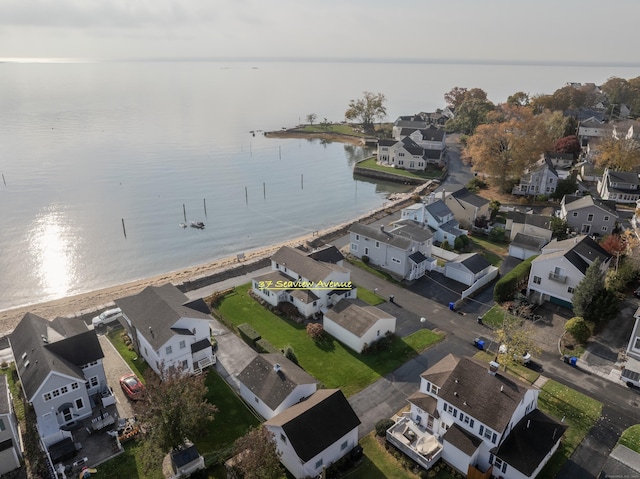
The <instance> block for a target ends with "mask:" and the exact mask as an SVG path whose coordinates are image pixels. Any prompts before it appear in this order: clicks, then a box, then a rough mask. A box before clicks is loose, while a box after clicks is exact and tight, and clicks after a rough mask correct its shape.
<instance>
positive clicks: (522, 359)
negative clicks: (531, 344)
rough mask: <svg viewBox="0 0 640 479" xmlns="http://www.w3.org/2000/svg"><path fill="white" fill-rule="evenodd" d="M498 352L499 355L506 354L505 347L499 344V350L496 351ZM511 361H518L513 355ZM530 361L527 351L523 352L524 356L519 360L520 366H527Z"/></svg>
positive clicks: (529, 354)
mask: <svg viewBox="0 0 640 479" xmlns="http://www.w3.org/2000/svg"><path fill="white" fill-rule="evenodd" d="M498 352H499V353H500V354H507V345H506V344H501V345H500V348H499V349H498ZM513 359H514V361H517V360H518V358H517V357H516V355H515V354H514V355H513ZM530 361H531V353H529V351H525V352H524V354H523V355H522V358H520V362H522V364H527V363H529V362H530Z"/></svg>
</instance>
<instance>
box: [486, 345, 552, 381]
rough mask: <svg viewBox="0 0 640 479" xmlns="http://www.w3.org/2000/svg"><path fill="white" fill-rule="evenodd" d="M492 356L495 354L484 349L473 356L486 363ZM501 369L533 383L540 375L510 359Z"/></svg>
mask: <svg viewBox="0 0 640 479" xmlns="http://www.w3.org/2000/svg"><path fill="white" fill-rule="evenodd" d="M494 356H495V354H494V353H488V352H486V351H478V352H477V353H476V354H475V355H474V356H473V357H474V358H476V359H479V360H481V361H484V362H486V363H489V362H490V361H492V360H493V358H494ZM501 371H504V372H506V373H507V374H510V375H511V376H515V377H517V378H518V379H520V380H522V381H524V382H527V383H529V384H533V383H535V382H536V381H537V379H538V378H539V377H540V373H537V372H535V371H533V370H531V369H529V368H528V367H526V366H525V365H523V364H519V363H517V362H516V361H510V362H509V364H507V366H506V369H505V368H504V367H503V368H501Z"/></svg>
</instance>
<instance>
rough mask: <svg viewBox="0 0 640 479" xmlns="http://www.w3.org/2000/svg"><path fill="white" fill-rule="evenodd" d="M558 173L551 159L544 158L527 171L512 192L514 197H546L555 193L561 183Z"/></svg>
mask: <svg viewBox="0 0 640 479" xmlns="http://www.w3.org/2000/svg"><path fill="white" fill-rule="evenodd" d="M559 179H560V178H559V176H558V172H557V171H556V169H555V167H554V166H553V164H552V163H551V160H550V159H549V158H543V160H542V161H540V162H538V163H537V164H536V165H535V166H533V167H531V168H528V169H527V170H525V172H524V174H523V175H522V176H521V177H520V182H519V183H518V184H517V185H515V186H514V187H513V190H512V191H511V193H512V194H514V195H528V196H537V195H546V196H549V195H551V194H552V193H555V191H556V188H557V187H558V181H559Z"/></svg>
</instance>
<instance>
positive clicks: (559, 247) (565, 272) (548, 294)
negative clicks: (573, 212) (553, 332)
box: [527, 236, 611, 308]
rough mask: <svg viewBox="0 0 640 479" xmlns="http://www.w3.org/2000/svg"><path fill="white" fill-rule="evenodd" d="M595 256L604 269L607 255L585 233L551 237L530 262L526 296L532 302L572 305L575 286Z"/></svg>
mask: <svg viewBox="0 0 640 479" xmlns="http://www.w3.org/2000/svg"><path fill="white" fill-rule="evenodd" d="M596 259H599V260H600V267H601V268H602V271H603V272H605V271H606V270H607V269H608V268H609V263H610V260H611V255H610V254H609V253H607V252H606V251H605V250H604V249H602V247H601V246H600V245H599V244H598V243H596V242H595V241H594V240H593V239H591V237H589V236H576V237H575V238H569V239H566V240H563V241H558V240H557V239H556V240H553V241H552V242H551V243H549V244H548V245H546V246H545V247H544V248H542V252H541V254H540V255H539V256H538V257H537V258H535V259H534V260H533V261H532V262H531V271H530V272H529V282H528V285H527V296H528V297H529V299H530V301H531V302H534V303H538V304H542V303H543V302H545V301H550V302H551V303H554V304H558V305H560V306H563V307H565V308H572V304H571V302H572V298H573V292H574V290H575V287H576V286H577V285H578V283H580V281H582V279H583V278H584V276H585V274H586V272H587V268H588V267H589V266H590V265H591V264H592V263H593V262H594V261H595V260H596Z"/></svg>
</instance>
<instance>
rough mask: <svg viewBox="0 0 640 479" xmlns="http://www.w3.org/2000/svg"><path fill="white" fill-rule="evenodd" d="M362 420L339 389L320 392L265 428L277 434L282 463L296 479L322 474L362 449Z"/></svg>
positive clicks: (275, 436)
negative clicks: (360, 429) (359, 428)
mask: <svg viewBox="0 0 640 479" xmlns="http://www.w3.org/2000/svg"><path fill="white" fill-rule="evenodd" d="M359 425H360V419H358V416H357V415H356V413H355V412H354V411H353V408H352V407H351V405H350V404H349V401H347V398H346V397H344V394H342V391H340V390H339V389H320V390H318V391H316V392H315V393H314V394H313V395H312V396H311V397H309V398H308V399H305V400H304V401H302V402H300V403H298V404H294V405H293V406H291V407H289V408H287V409H285V410H284V411H283V412H281V413H280V414H278V415H277V416H275V417H273V418H271V419H269V420H268V421H266V422H265V423H264V426H265V427H266V428H267V429H268V430H269V431H270V432H271V433H273V437H274V439H275V442H276V448H277V450H278V452H279V453H280V462H281V463H282V465H283V466H284V467H286V468H287V470H288V471H289V472H290V473H291V474H292V475H293V477H295V478H296V479H303V478H307V477H319V476H320V474H322V471H323V470H324V469H325V468H327V467H329V466H330V465H331V464H333V463H334V462H336V461H338V460H339V459H341V458H342V457H344V456H346V455H347V454H348V453H350V452H351V450H352V449H353V448H354V447H356V446H357V445H358V426H359Z"/></svg>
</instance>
